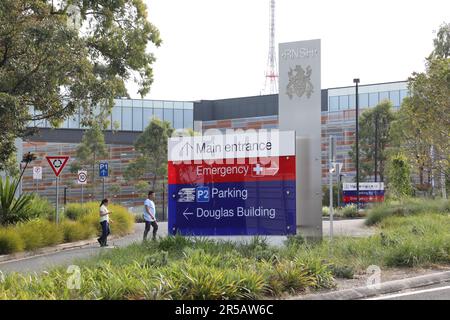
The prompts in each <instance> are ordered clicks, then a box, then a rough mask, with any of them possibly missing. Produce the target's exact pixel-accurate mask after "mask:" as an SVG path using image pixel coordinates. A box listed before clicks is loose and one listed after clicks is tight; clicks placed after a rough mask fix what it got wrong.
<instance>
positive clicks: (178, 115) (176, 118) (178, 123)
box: [173, 109, 183, 129]
mask: <svg viewBox="0 0 450 320" xmlns="http://www.w3.org/2000/svg"><path fill="white" fill-rule="evenodd" d="M173 127H174V128H175V129H183V110H182V109H175V110H173Z"/></svg>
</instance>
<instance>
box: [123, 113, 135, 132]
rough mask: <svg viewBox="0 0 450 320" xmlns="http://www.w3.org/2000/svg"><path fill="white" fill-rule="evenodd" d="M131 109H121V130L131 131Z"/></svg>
mask: <svg viewBox="0 0 450 320" xmlns="http://www.w3.org/2000/svg"><path fill="white" fill-rule="evenodd" d="M131 110H132V109H131V108H122V130H127V131H131V130H133V114H132V112H131Z"/></svg>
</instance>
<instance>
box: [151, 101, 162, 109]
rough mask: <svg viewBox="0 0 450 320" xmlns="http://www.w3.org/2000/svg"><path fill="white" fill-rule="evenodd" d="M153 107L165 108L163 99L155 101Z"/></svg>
mask: <svg viewBox="0 0 450 320" xmlns="http://www.w3.org/2000/svg"><path fill="white" fill-rule="evenodd" d="M153 108H155V109H156V108H158V109H162V108H163V103H162V101H153Z"/></svg>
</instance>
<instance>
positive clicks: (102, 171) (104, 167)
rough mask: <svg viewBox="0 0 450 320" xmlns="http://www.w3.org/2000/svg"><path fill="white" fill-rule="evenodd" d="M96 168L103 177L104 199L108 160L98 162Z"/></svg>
mask: <svg viewBox="0 0 450 320" xmlns="http://www.w3.org/2000/svg"><path fill="white" fill-rule="evenodd" d="M98 169H99V176H100V177H102V178H103V199H105V177H107V176H108V162H100V163H99V165H98Z"/></svg>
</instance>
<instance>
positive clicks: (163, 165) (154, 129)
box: [125, 118, 173, 189]
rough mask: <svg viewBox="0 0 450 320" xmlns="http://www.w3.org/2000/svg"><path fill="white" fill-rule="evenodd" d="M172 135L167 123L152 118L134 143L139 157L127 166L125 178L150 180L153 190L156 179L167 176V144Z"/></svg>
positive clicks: (171, 129)
mask: <svg viewBox="0 0 450 320" xmlns="http://www.w3.org/2000/svg"><path fill="white" fill-rule="evenodd" d="M172 133H173V128H172V127H171V125H170V123H169V122H167V121H164V122H163V121H161V120H159V119H156V118H154V119H153V120H152V121H151V122H150V124H149V125H148V126H147V128H145V130H144V131H143V132H142V133H141V134H140V135H139V137H138V138H137V140H136V142H135V143H134V147H135V149H136V151H137V152H138V153H139V156H138V157H137V159H136V160H135V161H133V162H130V164H129V165H128V167H127V169H126V170H125V178H126V179H127V180H129V181H130V180H136V179H140V180H142V178H148V179H151V181H152V188H153V189H155V187H156V181H157V179H158V177H160V178H163V177H165V176H166V175H167V142H168V139H169V137H171V136H172Z"/></svg>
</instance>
